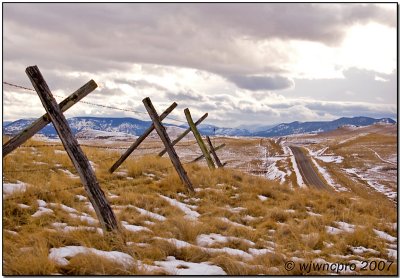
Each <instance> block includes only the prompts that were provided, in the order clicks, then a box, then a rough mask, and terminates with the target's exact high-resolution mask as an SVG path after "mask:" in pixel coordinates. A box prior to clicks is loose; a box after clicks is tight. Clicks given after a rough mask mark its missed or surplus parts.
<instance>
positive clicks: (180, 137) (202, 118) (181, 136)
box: [158, 113, 208, 157]
mask: <svg viewBox="0 0 400 278" xmlns="http://www.w3.org/2000/svg"><path fill="white" fill-rule="evenodd" d="M207 116H208V113H205V114H204V115H203V117H201V118H200V119H198V120H197V121H196V122H195V123H194V124H195V125H196V126H197V125H199V124H200V123H201V122H202V121H204V119H205V118H207ZM190 130H191V128H190V127H188V128H187V129H186V130H185V131H184V132H183V133H182V134H181V135H179V136H178V137H177V138H176V139H175V140H174V141H172V146H175V145H176V144H177V143H178V142H179V141H181V140H182V139H183V137H185V136H186V135H187V134H188V133H189V132H190ZM166 152H167V149H163V150H162V151H161V152H160V153H159V154H158V156H160V157H161V156H163V155H164V154H165V153H166Z"/></svg>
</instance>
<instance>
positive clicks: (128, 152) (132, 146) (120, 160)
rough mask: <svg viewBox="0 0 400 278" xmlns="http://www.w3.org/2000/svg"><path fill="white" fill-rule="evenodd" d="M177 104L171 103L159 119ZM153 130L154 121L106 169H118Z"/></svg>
mask: <svg viewBox="0 0 400 278" xmlns="http://www.w3.org/2000/svg"><path fill="white" fill-rule="evenodd" d="M176 106H178V104H177V103H176V102H174V103H172V104H171V105H170V106H169V107H168V108H167V110H165V111H164V113H162V114H161V115H160V121H162V120H164V119H165V117H167V116H168V114H169V113H171V112H172V110H174V109H175V107H176ZM153 130H154V123H152V124H151V125H150V127H149V128H148V129H146V131H145V132H144V133H143V134H142V135H140V136H139V138H138V139H136V141H135V143H133V144H132V145H131V146H130V147H129V148H128V149H127V150H126V151H125V153H124V154H123V155H121V157H120V158H119V159H118V160H117V161H116V162H115V163H114V164H113V166H111V168H110V169H109V170H108V171H109V172H110V173H114V171H115V170H117V169H118V167H119V166H121V164H122V163H123V162H124V161H125V160H126V159H127V158H128V156H129V155H130V154H131V153H132V152H133V151H134V150H135V149H136V148H137V147H139V145H140V144H141V143H142V142H143V140H144V139H146V137H147V136H149V134H150V133H151V132H152V131H153Z"/></svg>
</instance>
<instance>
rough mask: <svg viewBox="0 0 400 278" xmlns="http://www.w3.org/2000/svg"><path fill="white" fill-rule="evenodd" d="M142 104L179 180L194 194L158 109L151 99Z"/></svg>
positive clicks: (144, 100) (145, 99)
mask: <svg viewBox="0 0 400 278" xmlns="http://www.w3.org/2000/svg"><path fill="white" fill-rule="evenodd" d="M142 102H143V104H144V106H145V107H146V110H147V112H148V113H149V115H150V118H151V120H152V121H153V124H154V128H155V129H156V131H157V133H158V136H160V139H161V141H162V142H163V143H164V146H165V148H166V149H167V152H168V155H169V158H170V159H171V161H172V164H173V165H174V167H175V170H176V172H177V173H178V175H179V178H180V179H181V181H182V183H183V184H184V185H185V186H186V187H187V189H188V190H189V191H190V192H194V189H193V185H192V182H191V181H190V180H189V177H188V176H187V173H186V171H185V169H184V168H183V166H182V163H181V161H180V160H179V157H178V155H177V154H176V152H175V149H174V147H173V146H172V144H171V139H170V138H169V136H168V134H167V131H166V130H165V128H164V126H163V125H162V124H161V121H160V117H159V116H158V114H157V111H156V109H155V108H154V106H153V104H152V103H151V100H150V98H148V97H147V98H144V99H143V100H142Z"/></svg>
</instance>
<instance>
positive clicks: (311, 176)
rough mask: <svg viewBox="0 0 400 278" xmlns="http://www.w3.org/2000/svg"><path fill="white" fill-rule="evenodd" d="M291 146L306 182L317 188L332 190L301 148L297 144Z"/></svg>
mask: <svg viewBox="0 0 400 278" xmlns="http://www.w3.org/2000/svg"><path fill="white" fill-rule="evenodd" d="M289 148H290V149H291V150H292V152H293V155H294V157H295V159H296V163H297V166H298V168H299V171H300V174H301V176H302V177H303V180H304V183H305V184H306V185H308V186H312V187H314V188H317V189H325V190H330V189H331V188H330V187H329V186H328V185H326V184H325V182H324V181H322V180H321V178H320V177H319V176H318V174H317V173H316V172H315V170H314V168H313V166H312V162H311V160H310V159H309V158H308V157H307V156H306V155H305V154H304V153H303V152H302V151H301V148H300V147H296V146H289Z"/></svg>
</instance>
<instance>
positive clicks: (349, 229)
mask: <svg viewBox="0 0 400 278" xmlns="http://www.w3.org/2000/svg"><path fill="white" fill-rule="evenodd" d="M335 224H336V225H337V226H338V228H339V229H342V230H343V231H345V232H348V233H352V232H354V228H355V227H356V226H355V225H353V224H349V223H346V222H343V221H335Z"/></svg>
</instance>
